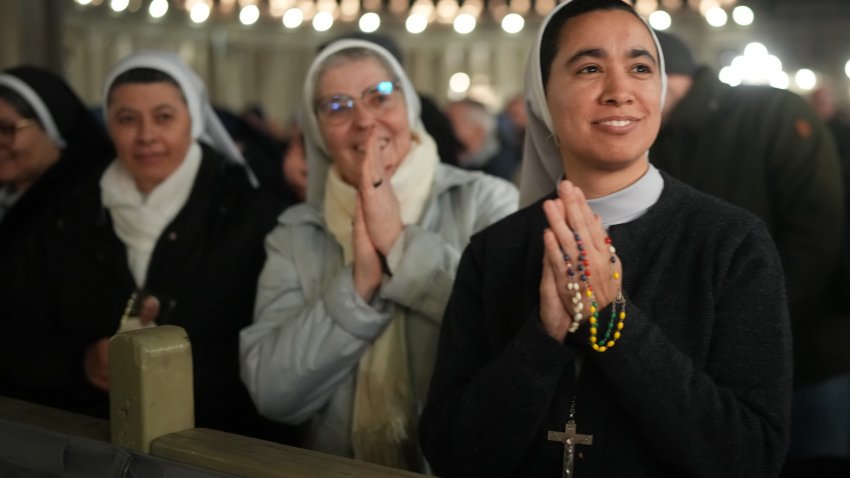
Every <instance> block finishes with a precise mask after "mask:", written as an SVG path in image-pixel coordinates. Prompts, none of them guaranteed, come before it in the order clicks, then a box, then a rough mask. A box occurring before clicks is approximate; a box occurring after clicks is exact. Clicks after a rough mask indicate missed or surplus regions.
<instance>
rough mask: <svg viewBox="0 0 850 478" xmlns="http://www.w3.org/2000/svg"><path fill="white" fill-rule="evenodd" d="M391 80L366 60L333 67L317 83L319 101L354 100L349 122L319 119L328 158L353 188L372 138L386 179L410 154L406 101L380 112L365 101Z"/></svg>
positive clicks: (373, 60)
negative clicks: (368, 94) (374, 89)
mask: <svg viewBox="0 0 850 478" xmlns="http://www.w3.org/2000/svg"><path fill="white" fill-rule="evenodd" d="M392 80H393V75H392V74H391V73H390V72H389V71H388V69H387V68H386V67H385V66H384V65H383V63H381V62H380V61H379V60H378V59H376V58H369V57H367V58H359V59H352V60H350V61H344V62H342V63H339V64H337V65H334V66H331V67H330V68H328V69H327V70H325V71H324V72H323V73H322V74H321V76H320V77H319V79H318V81H317V84H316V93H315V99H316V100H320V99H324V98H330V97H332V96H334V95H346V96H348V97H350V98H353V99H354V100H355V101H354V109H353V111H352V113H353V114H352V115H351V118H350V120H347V121H344V122H342V123H337V122H331V121H327V120H325V119H324V118H323V116H322V115H319V116H318V124H319V130H320V131H321V134H322V139H323V140H324V142H325V145H326V147H327V152H328V155H329V156H330V157H331V158H332V161H333V163H334V165H335V166H336V168H337V170H338V171H339V173H340V175H341V176H342V179H343V181H345V182H346V183H348V184H349V185H352V186H354V187H357V186H358V185H359V184H360V165H361V163H362V161H363V159H364V157H365V154H366V151H365V148H366V143H367V139H369V137H370V135H374V140H375V142H376V143H377V148H378V155H379V157H380V159H381V161H382V163H383V165H384V174H385V175H386V177H387V178H389V177H392V175H393V174H394V173H395V171H396V169H397V168H398V165H399V164H400V163H401V161H402V160H403V159H404V157H405V156H407V153H408V152H409V151H410V147H411V131H410V124H409V122H408V120H407V108H406V106H405V104H404V101H403V100H402V101H397V102H395V103H394V106H393V107H391V108H388V109H382V110H380V111H378V110H376V109H375V108H372V107H370V106H367V105H365V104H364V102H363V101H362V95H363V93H364V91H367V90H368V89H370V88H371V87H373V86H375V85H377V84H378V83H380V82H382V81H392ZM394 94H398V95H400V94H401V93H400V92H397V93H394Z"/></svg>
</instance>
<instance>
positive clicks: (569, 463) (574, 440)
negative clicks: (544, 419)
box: [549, 419, 593, 478]
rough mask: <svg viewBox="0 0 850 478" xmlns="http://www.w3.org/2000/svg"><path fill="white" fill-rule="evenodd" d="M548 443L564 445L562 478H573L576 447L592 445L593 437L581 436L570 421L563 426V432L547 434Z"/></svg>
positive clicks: (573, 422) (574, 423)
mask: <svg viewBox="0 0 850 478" xmlns="http://www.w3.org/2000/svg"><path fill="white" fill-rule="evenodd" d="M549 441H556V442H560V443H562V444H563V445H564V465H563V468H562V470H563V473H562V474H561V476H562V477H563V478H573V464H574V461H575V449H576V445H593V435H582V434H581V433H578V432H577V431H576V422H575V421H573V420H572V419H570V421H568V422H567V424H566V425H565V426H564V431H563V432H552V431H550V432H549Z"/></svg>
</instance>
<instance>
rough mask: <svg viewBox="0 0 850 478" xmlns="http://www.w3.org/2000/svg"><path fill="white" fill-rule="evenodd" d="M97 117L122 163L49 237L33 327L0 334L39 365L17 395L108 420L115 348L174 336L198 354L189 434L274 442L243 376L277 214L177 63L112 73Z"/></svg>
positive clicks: (91, 183)
mask: <svg viewBox="0 0 850 478" xmlns="http://www.w3.org/2000/svg"><path fill="white" fill-rule="evenodd" d="M104 109H105V114H106V125H107V130H108V132H109V135H110V136H111V138H112V140H113V142H114V144H115V149H116V152H117V158H116V159H115V160H114V161H112V162H111V163H109V165H108V166H106V168H105V169H103V168H101V169H100V170H98V171H96V174H93V175H91V176H90V177H88V178H86V179H84V180H83V181H82V182H81V184H80V185H79V187H78V188H76V189H75V191H74V192H73V193H72V195H71V196H70V197H69V199H68V200H67V201H66V204H65V206H66V207H64V208H63V209H62V210H61V211H60V213H59V215H58V218H57V220H56V221H54V222H53V224H52V225H51V227H50V228H49V230H48V231H47V234H46V238H45V240H46V242H47V254H46V255H45V257H43V258H42V259H41V260H40V261H39V260H36V261H35V263H37V264H40V266H41V267H43V279H44V280H43V285H41V286H40V287H41V288H42V289H43V292H44V296H43V298H42V300H41V301H40V304H39V307H38V308H37V311H36V314H35V317H36V318H37V320H30V321H23V320H22V321H18V322H16V324H15V329H16V330H12V331H10V332H12V334H13V335H8V334H3V336H4V337H9V336H15V337H18V339H19V341H20V345H15V344H12V347H14V348H17V349H21V348H23V347H25V348H26V352H24V350H20V353H21V355H20V356H27V357H34V359H33V360H27V361H23V362H19V363H20V369H21V370H20V372H19V375H20V376H19V382H20V383H19V384H18V385H19V387H20V391H21V395H25V396H27V397H28V398H29V399H32V400H35V401H40V402H43V403H47V404H50V405H53V406H58V407H60V408H65V409H69V410H73V411H77V412H82V413H86V414H90V415H94V416H104V417H105V416H107V414H108V406H107V398H108V395H107V391H108V389H109V383H110V378H111V377H109V373H108V367H107V364H108V341H109V338H110V337H112V336H113V335H114V334H116V333H120V332H122V331H124V330H129V329H133V328H138V327H151V326H155V325H164V324H172V325H178V326H180V327H183V328H184V329H186V332H187V333H188V336H189V339H190V341H191V343H192V358H193V367H194V398H195V418H196V425H197V426H199V427H208V428H215V429H219V430H224V431H230V432H237V433H243V434H248V435H255V436H263V437H266V438H278V437H277V436H274V435H268V434H266V431H269V429H267V428H266V427H267V425H266V422H265V421H264V420H262V419H260V418H259V415H258V414H257V413H256V411H255V409H254V406H253V404H252V402H251V400H250V397H249V396H248V394H247V391H246V390H245V388H244V386H243V385H242V383H241V381H240V380H239V371H238V370H239V368H238V336H239V329H240V328H242V327H244V326H245V325H247V324H249V323H250V321H251V317H252V311H253V306H254V297H255V293H256V283H257V277H258V275H259V272H260V268H261V267H262V264H263V261H264V258H265V253H264V250H263V239H264V237H265V234H266V233H267V232H268V231H269V230H270V229H271V228H272V226H273V225H274V222H275V217H276V216H277V214H278V213H279V212H280V211H279V210H278V208H277V207H276V206H275V205H276V204H278V202H277V201H276V200H274V199H270V198H269V197H268V196H266V195H264V194H263V193H262V192H261V191H260V190H259V189H257V188H255V187H254V185H253V184H255V181H254V179H253V175H252V174H251V172H250V170H248V169H247V168H246V166H245V164H244V161H243V159H242V157H241V156H240V154H239V151H238V149H237V148H236V146H235V144H234V143H233V141H232V140H231V139H230V137H229V136H228V135H227V133H226V131H225V130H224V128H223V127H222V125H221V123H220V122H219V120H218V118H217V117H216V116H215V114H214V113H213V110H212V108H211V107H210V104H209V102H208V100H207V96H206V89H205V88H204V85H203V83H202V81H201V79H200V78H199V77H198V76H197V75H196V74H195V73H194V72H193V71H192V70H191V69H190V68H188V67H187V65H186V64H185V63H183V61H181V60H180V59H179V58H178V57H177V56H176V55H174V54H171V53H166V52H159V51H143V52H139V53H136V54H133V55H131V56H129V57H127V58H125V59H124V60H122V61H120V62H119V63H118V64H117V65H116V66H115V67H114V68H113V70H112V71H111V72H110V74H109V75H108V77H107V81H106V84H105V88H104ZM22 337H31V338H32V339H33V340H20V339H21V338H22ZM36 337H37V338H38V340H35V338H36ZM7 352H8V351H7ZM165 405H166V406H167V404H165Z"/></svg>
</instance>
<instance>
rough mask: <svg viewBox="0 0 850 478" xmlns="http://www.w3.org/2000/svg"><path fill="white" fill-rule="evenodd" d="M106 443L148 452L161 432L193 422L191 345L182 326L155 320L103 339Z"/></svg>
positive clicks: (176, 429) (187, 425)
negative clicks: (108, 425) (105, 348)
mask: <svg viewBox="0 0 850 478" xmlns="http://www.w3.org/2000/svg"><path fill="white" fill-rule="evenodd" d="M109 381H110V391H109V412H110V423H111V431H112V443H113V444H115V445H118V446H122V447H125V448H129V449H131V450H137V451H141V452H144V453H148V452H149V450H150V443H151V441H153V440H154V439H156V438H157V437H160V436H162V435H165V434H168V433H172V432H178V431H181V430H186V429H189V428H193V427H194V426H195V404H194V393H193V389H192V384H193V379H192V349H191V344H190V343H189V337H188V336H187V335H186V331H185V330H183V328H181V327H177V326H174V325H161V326H158V327H151V328H147V329H140V330H134V331H131V332H123V333H120V334H117V335H115V336H114V337H113V338H112V340H111V342H110V344H109Z"/></svg>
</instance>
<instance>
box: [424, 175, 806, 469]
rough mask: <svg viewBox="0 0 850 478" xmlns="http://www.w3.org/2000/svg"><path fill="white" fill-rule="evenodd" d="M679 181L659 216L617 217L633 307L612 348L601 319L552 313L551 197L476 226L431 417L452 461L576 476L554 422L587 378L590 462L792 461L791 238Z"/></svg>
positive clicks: (428, 426) (428, 448) (580, 404)
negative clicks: (545, 273) (548, 321)
mask: <svg viewBox="0 0 850 478" xmlns="http://www.w3.org/2000/svg"><path fill="white" fill-rule="evenodd" d="M664 182H665V187H664V191H663V193H662V195H661V197H660V199H659V201H658V202H657V203H656V204H655V205H654V206H653V207H652V208H650V210H649V211H648V212H647V213H646V214H645V215H644V216H642V217H640V218H638V219H636V220H634V221H632V222H630V223H628V224H622V225H617V226H613V227H611V228H610V230H609V234H610V236H611V238H612V240H613V241H614V244H615V246H616V247H617V252H618V255H619V256H620V258H621V260H622V263H623V267H624V271H623V284H624V291H625V294H626V298H627V300H628V305H627V313H628V317H627V319H626V322H625V328H624V330H623V335H622V338H621V339H620V340H619V342H618V343H617V345H616V346H615V347H614V348H613V349H611V350H609V351H608V352H605V353H601V354H600V353H597V352H594V351H592V350H591V349H590V348H589V346H588V342H587V334H588V331H587V327H586V326H583V327H582V328H581V329H579V331H578V332H576V334H574V335H571V336H569V337H568V338H567V340H566V342H565V343H564V344H561V343H558V342H557V341H555V340H553V339H552V338H550V337H549V336H548V335H546V333H545V332H544V331H543V329H542V327H541V326H540V320H539V313H538V302H539V292H538V288H539V284H540V276H541V258H542V236H543V230H544V228H545V227H546V225H547V224H546V219H545V217H544V215H543V211H542V207H541V203H537V204H534V205H532V206H530V207H529V208H526V209H523V210H521V211H519V212H517V213H516V214H514V215H512V216H510V217H508V218H506V219H505V220H503V221H501V222H499V223H497V224H495V225H493V226H491V227H490V228H488V229H486V230H485V231H483V232H481V233H480V234H478V235H476V236H475V237H474V238H473V239H472V242H471V243H470V245H469V247H468V248H467V250H466V251H465V253H464V255H463V259H462V261H461V264H460V266H459V269H458V275H457V279H456V281H455V286H454V291H453V294H452V297H451V299H450V302H449V304H448V307H447V310H446V314H445V318H444V322H443V327H442V332H441V339H440V346H439V352H438V357H437V364H436V369H435V372H434V376H433V380H432V383H431V389H430V396H429V400H428V404H427V406H426V408H425V410H424V413H423V415H422V418H421V422H420V427H421V429H420V438H421V441H422V447H423V449H424V451H425V454H426V456H427V457H428V459H429V461H430V463H431V465H432V466H433V468H434V470H435V471H436V472H437V474H438V475H440V476H444V477H451V476H458V477H461V476H462V477H469V476H487V477H497V476H529V477H536V478H543V477H552V478H557V477H559V476H561V472H560V468H561V463H562V456H563V446H562V445H560V444H559V443H556V442H550V441H547V431H549V430H560V431H563V429H564V424H565V422H566V421H567V417H568V412H569V403H570V400H571V398H572V397H573V395H574V394H575V395H576V396H577V407H576V408H577V416H576V421H577V423H578V432H579V433H583V434H592V435H593V445H592V446H578V447H577V449H576V452H577V459H576V465H575V473H576V476H577V477H579V478H586V477H614V476H629V477H635V476H651V477H659V476H705V477H720V476H722V477H730V476H746V477H762V476H776V475H777V474H778V473H779V469H780V467H781V464H782V461H783V458H784V453H785V448H786V446H787V442H788V434H789V417H790V394H791V338H790V330H789V321H788V312H787V303H786V298H785V295H784V283H783V275H782V268H781V265H780V262H779V257H778V255H777V253H776V249H775V247H774V245H773V242H772V241H771V239H770V236H769V235H768V233H767V231H766V229H765V227H764V225H763V223H762V222H761V221H760V220H759V219H757V218H756V217H755V216H752V215H750V214H749V213H746V212H744V211H743V210H741V209H738V208H735V207H733V206H730V205H728V204H726V203H724V202H721V201H720V200H717V199H715V198H712V197H710V196H707V195H704V194H702V193H699V192H697V191H696V190H694V189H691V188H690V187H688V186H686V185H684V184H683V183H681V182H679V181H677V180H675V179H672V178H671V177H670V176H668V175H664ZM609 313H610V309H605V310H603V311H601V313H600V316H601V317H607V316H608V315H607V314H609ZM580 356H582V357H584V360H583V362H582V363H583V365H582V367H581V373H580V374H579V377H578V380H577V383H576V366H575V365H576V359H577V358H578V357H580Z"/></svg>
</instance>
